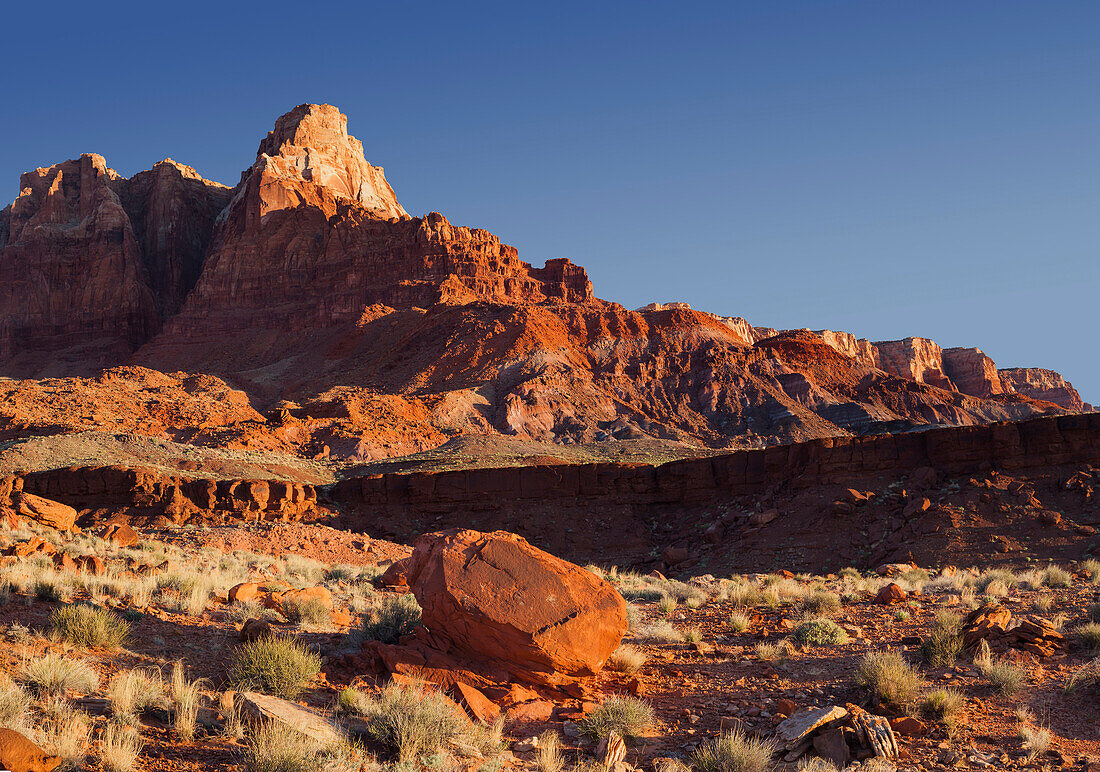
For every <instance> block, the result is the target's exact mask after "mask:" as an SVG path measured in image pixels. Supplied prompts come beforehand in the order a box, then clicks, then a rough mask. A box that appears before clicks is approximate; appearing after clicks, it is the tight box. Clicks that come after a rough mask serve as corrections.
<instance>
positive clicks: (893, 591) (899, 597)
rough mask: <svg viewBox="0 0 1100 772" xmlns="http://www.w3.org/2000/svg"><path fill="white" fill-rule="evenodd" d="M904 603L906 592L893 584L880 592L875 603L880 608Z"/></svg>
mask: <svg viewBox="0 0 1100 772" xmlns="http://www.w3.org/2000/svg"><path fill="white" fill-rule="evenodd" d="M904 601H905V590H903V589H901V587H900V586H898V585H897V584H894V583H893V582H890V584H888V585H886V586H885V587H883V588H882V589H881V590H879V591H878V595H876V596H875V603H877V604H878V605H880V606H889V605H890V604H891V603H902V602H904Z"/></svg>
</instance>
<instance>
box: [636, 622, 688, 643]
mask: <svg viewBox="0 0 1100 772" xmlns="http://www.w3.org/2000/svg"><path fill="white" fill-rule="evenodd" d="M634 637H636V638H637V639H638V640H639V641H651V642H653V643H680V642H681V641H683V640H684V635H683V633H681V632H680V631H679V630H677V629H676V628H675V627H673V626H672V625H671V624H670V623H669V622H666V621H664V620H658V621H656V622H650V623H649V624H644V625H639V626H638V629H637V630H635V631H634Z"/></svg>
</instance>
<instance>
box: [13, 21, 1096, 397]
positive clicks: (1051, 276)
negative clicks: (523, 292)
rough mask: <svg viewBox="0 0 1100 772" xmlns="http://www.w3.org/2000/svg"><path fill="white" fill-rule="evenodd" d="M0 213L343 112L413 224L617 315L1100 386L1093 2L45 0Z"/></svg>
mask: <svg viewBox="0 0 1100 772" xmlns="http://www.w3.org/2000/svg"><path fill="white" fill-rule="evenodd" d="M3 13H4V18H5V28H6V33H7V34H6V35H5V40H4V43H3V44H2V45H0V64H2V65H3V69H4V73H5V77H4V93H3V103H2V104H3V107H0V119H2V120H0V147H3V148H4V151H3V153H0V198H3V199H4V200H5V201H10V200H11V199H12V198H13V197H14V196H15V194H16V193H17V192H18V175H19V173H20V172H21V171H23V170H26V169H30V168H34V167H36V166H41V165H47V164H50V163H53V162H56V161H58V160H62V159H65V158H70V157H74V156H76V155H78V154H79V153H81V152H98V153H101V154H103V155H105V156H106V157H107V161H108V163H109V164H110V165H111V166H113V167H114V168H116V169H118V170H119V171H120V172H122V173H124V174H127V175H129V174H133V173H134V172H137V171H140V170H142V169H145V168H148V167H149V166H151V165H152V164H153V163H155V162H156V161H158V160H160V159H161V158H164V157H166V156H171V157H172V158H175V159H176V160H179V161H182V162H184V163H187V164H190V165H192V166H194V167H196V168H197V169H198V170H199V171H200V172H201V173H202V174H203V175H205V176H207V177H209V178H212V179H216V180H219V181H221V182H225V183H227V184H234V183H235V182H236V181H237V179H238V176H239V173H240V171H241V170H242V169H244V168H245V167H246V166H248V165H249V163H250V162H251V160H252V159H253V157H254V154H255V151H256V146H257V144H258V142H259V140H260V139H261V138H262V137H263V135H264V134H265V132H266V131H267V130H268V129H269V128H270V126H271V124H272V122H273V121H274V119H275V117H276V116H278V115H279V114H281V113H283V112H285V111H286V110H288V109H290V108H291V107H293V106H294V105H296V104H299V103H301V102H329V103H332V104H335V105H337V106H339V107H340V108H341V109H342V110H343V111H344V112H345V113H347V114H348V116H349V128H350V130H351V133H353V134H355V135H356V136H357V137H359V138H360V139H361V140H362V141H363V143H364V145H365V147H366V154H367V158H368V159H369V160H370V161H371V162H372V163H376V164H380V165H382V166H384V167H385V168H386V174H387V177H388V178H389V180H390V182H391V183H392V184H393V186H394V188H395V190H396V192H397V194H398V197H399V199H400V200H401V202H402V203H403V204H404V206H405V207H406V209H408V210H409V211H410V212H412V213H414V214H423V213H426V212H428V211H433V210H436V211H441V212H443V213H444V214H445V215H447V217H448V218H449V219H451V221H452V222H455V223H457V224H463V225H473V226H478V227H483V228H487V229H489V230H491V231H493V232H495V233H498V234H499V235H500V236H501V237H502V238H503V239H504V240H505V241H506V242H508V243H511V244H514V245H515V246H517V247H518V248H519V250H520V254H521V256H522V257H523V258H524V259H526V260H529V261H531V262H534V263H536V264H538V265H541V264H542V262H543V261H544V260H545V259H546V258H548V257H558V256H566V257H569V258H571V259H573V260H574V261H575V262H577V263H579V264H581V265H584V266H585V267H586V268H588V270H589V273H590V275H591V277H592V280H593V282H594V284H595V286H596V291H597V294H598V295H599V296H600V297H604V298H607V299H610V300H615V301H618V302H621V303H623V304H624V305H626V306H629V307H637V306H640V305H643V304H645V303H648V302H650V301H654V300H657V301H669V300H680V301H687V302H689V303H691V304H692V305H693V306H695V307H697V308H701V309H704V310H710V311H715V312H718V313H722V314H727V315H737V316H744V317H746V318H748V319H749V320H750V321H751V322H753V323H755V324H759V325H766V326H774V327H810V328H820V327H830V328H833V329H842V330H848V331H851V332H854V333H856V334H857V335H860V336H861V337H868V338H871V339H873V340H881V339H892V338H900V337H904V336H907V335H922V336H926V337H930V338H933V339H934V340H936V341H938V342H939V343H941V344H942V345H944V346H979V347H981V348H982V349H984V350H985V351H986V352H987V353H988V354H989V355H990V356H992V357H993V358H994V359H995V360H996V361H997V362H998V364H999V365H1000V366H1002V367H1008V366H1043V367H1050V368H1053V369H1056V370H1059V371H1060V372H1062V373H1063V374H1064V375H1065V376H1066V377H1067V378H1069V379H1070V380H1072V381H1073V382H1074V384H1075V385H1077V386H1078V388H1079V389H1080V390H1081V392H1082V396H1083V397H1084V398H1085V399H1086V400H1091V401H1100V357H1098V356H1097V355H1096V352H1095V349H1096V335H1097V319H1098V318H1100V314H1098V312H1097V310H1096V304H1097V290H1098V289H1100V282H1098V278H1100V275H1098V274H1100V272H1098V269H1097V263H1098V261H1097V257H1098V253H1100V217H1098V213H1100V100H1098V99H1097V98H1096V95H1097V94H1098V93H1100V82H1098V81H1100V45H1097V43H1098V41H1097V35H1098V30H1100V4H1097V3H1094V2H1074V1H1073V0H1061V1H1060V2H1057V3H1043V2H1035V1H1034V0H1030V1H1028V2H1018V1H1015V0H995V1H994V0H990V1H988V2H966V1H965V0H952V1H951V2H936V1H935V0H921V1H920V2H917V0H912V1H911V2H893V1H891V0H866V1H862V0H858V1H857V0H851V1H845V2H840V1H837V2H780V1H777V0H769V1H767V2H728V3H647V2H631V3H570V2H557V3H554V4H552V5H551V4H533V3H514V2H512V3H499V4H492V3H475V2H471V3H441V4H434V3H428V2H421V3H416V4H411V3H394V2H392V1H391V2H387V3H384V4H381V3H380V4H374V3H369V2H359V3H355V4H348V5H342V4H338V3H329V4H322V5H309V4H305V3H294V4H290V3H280V2H266V3H263V4H258V3H257V4H252V3H226V2H222V3H207V2H192V3H187V4H178V3H173V4H154V3H141V4H136V3H133V4H131V3H113V4H87V3H81V4H69V3H53V4H45V3H39V4H28V3H20V4H18V5H17V7H16V8H14V9H11V8H6V9H5V10H4V12H3Z"/></svg>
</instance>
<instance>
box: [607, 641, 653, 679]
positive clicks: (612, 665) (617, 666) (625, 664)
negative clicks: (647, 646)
mask: <svg viewBox="0 0 1100 772" xmlns="http://www.w3.org/2000/svg"><path fill="white" fill-rule="evenodd" d="M646 659H647V657H646V654H645V652H644V651H642V650H641V649H639V648H638V647H637V646H631V645H630V644H629V643H624V644H621V645H620V646H619V648H617V649H616V650H615V651H614V652H613V653H612V654H611V656H610V657H608V659H607V668H608V669H609V670H613V671H615V672H618V673H626V674H627V675H631V674H633V673H637V672H638V671H639V670H641V669H642V667H643V666H644V665H645V663H646Z"/></svg>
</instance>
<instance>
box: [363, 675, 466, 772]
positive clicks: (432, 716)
mask: <svg viewBox="0 0 1100 772" xmlns="http://www.w3.org/2000/svg"><path fill="white" fill-rule="evenodd" d="M341 702H344V699H343V697H342V699H341ZM347 704H348V705H349V706H350V707H352V709H353V710H354V712H356V713H358V714H359V715H361V716H363V718H364V719H365V721H366V725H367V734H368V735H369V736H370V738H371V739H372V740H374V741H375V742H377V743H379V744H381V745H383V746H385V747H387V748H389V749H390V750H391V751H394V752H395V753H396V754H397V757H398V760H399V761H401V762H411V761H415V760H416V759H418V758H419V757H420V756H421V755H422V754H426V753H434V752H436V751H438V750H439V749H440V748H442V747H444V746H445V745H446V744H447V743H449V742H451V741H453V740H457V739H458V738H460V737H462V736H463V735H464V734H468V733H469V731H470V728H471V725H470V722H469V721H468V720H467V719H466V718H465V717H464V716H462V715H460V714H458V713H456V712H455V710H454V705H453V704H452V703H451V702H450V701H449V700H448V699H447V698H445V697H444V696H443V695H441V694H440V693H439V692H437V691H435V690H432V689H429V688H427V687H426V686H424V685H422V684H411V685H407V684H391V685H390V686H387V687H386V688H385V689H383V690H382V691H381V692H380V693H379V694H378V695H376V696H373V697H370V696H366V695H363V694H362V693H359V694H358V695H356V696H355V698H354V699H348V700H347Z"/></svg>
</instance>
